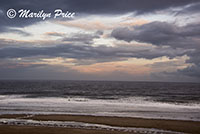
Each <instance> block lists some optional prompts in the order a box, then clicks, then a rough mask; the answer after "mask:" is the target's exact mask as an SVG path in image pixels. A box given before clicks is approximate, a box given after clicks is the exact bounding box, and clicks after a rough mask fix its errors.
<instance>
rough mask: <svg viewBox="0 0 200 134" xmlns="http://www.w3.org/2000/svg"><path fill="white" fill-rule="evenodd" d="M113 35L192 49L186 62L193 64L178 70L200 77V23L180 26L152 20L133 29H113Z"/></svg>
mask: <svg viewBox="0 0 200 134" xmlns="http://www.w3.org/2000/svg"><path fill="white" fill-rule="evenodd" d="M111 35H112V36H113V37H114V38H116V39H118V40H124V41H127V42H130V41H133V40H135V41H138V42H145V43H151V44H153V45H155V46H169V47H171V48H182V49H183V50H187V49H190V50H191V51H187V52H186V53H185V54H186V55H187V56H189V60H187V61H186V62H187V63H191V64H193V65H192V66H190V67H187V68H185V69H183V70H178V71H177V73H181V74H184V75H189V76H195V77H200V73H199V72H200V71H199V70H200V64H199V63H200V60H199V59H200V51H199V49H200V43H199V37H200V24H188V25H186V26H182V27H180V26H176V25H175V24H170V23H166V22H152V23H148V24H144V25H142V26H136V27H134V28H133V29H130V28H117V29H114V30H113V31H112V33H111ZM158 51H159V50H158ZM174 54H175V53H174ZM175 55H176V54H175Z"/></svg>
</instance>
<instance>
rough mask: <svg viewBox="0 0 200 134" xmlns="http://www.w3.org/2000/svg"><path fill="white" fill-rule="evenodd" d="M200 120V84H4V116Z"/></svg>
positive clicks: (0, 98) (0, 87) (0, 97)
mask: <svg viewBox="0 0 200 134" xmlns="http://www.w3.org/2000/svg"><path fill="white" fill-rule="evenodd" d="M5 113H6V114H16V113H19V114H20V113H32V114H52V113H53V114H85V115H96V116H98V115H103V116H130V117H143V118H165V119H183V120H200V83H168V82H119V81H14V80H12V81H11V80H10V81H9V80H7V81H0V114H5Z"/></svg>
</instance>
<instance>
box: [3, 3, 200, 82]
mask: <svg viewBox="0 0 200 134" xmlns="http://www.w3.org/2000/svg"><path fill="white" fill-rule="evenodd" d="M9 9H14V10H15V11H16V16H14V17H13V18H9V17H8V10H9ZM56 9H61V10H62V12H63V13H74V16H73V17H71V18H70V17H63V16H58V17H57V18H54V15H55V10H56ZM19 10H30V11H29V14H30V13H33V14H34V13H35V14H36V13H39V12H40V11H42V12H43V13H46V14H47V13H51V15H52V16H51V17H49V18H48V17H47V18H45V19H43V18H41V17H35V16H32V17H30V16H31V15H30V16H29V17H27V18H26V17H19V15H20V13H19V12H18V11H19ZM11 15H12V14H11ZM199 37H200V2H199V1H198V0H168V1H167V0H148V1H147V0H59V1H58V0H48V1H41V0H26V1H24V0H1V1H0V79H2V80H3V79H17V80H21V79H23V80H24V79H25V80H29V79H30V80H31V79H40V80H110V81H113V80H117V81H166V82H200V38H199Z"/></svg>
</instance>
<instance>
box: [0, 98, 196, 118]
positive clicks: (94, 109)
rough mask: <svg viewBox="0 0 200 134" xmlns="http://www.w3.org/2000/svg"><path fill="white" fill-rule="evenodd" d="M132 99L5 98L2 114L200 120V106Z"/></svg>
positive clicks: (2, 104) (2, 103)
mask: <svg viewBox="0 0 200 134" xmlns="http://www.w3.org/2000/svg"><path fill="white" fill-rule="evenodd" d="M146 99H147V100H148V98H142V97H131V98H126V99H118V100H101V99H88V98H78V97H76V98H56V97H46V98H45V97H44V98H26V96H24V95H22V96H20V95H3V96H2V95H1V96H0V100H1V101H0V114H5V113H9V114H15V113H34V114H52V113H54V114H56V113H59V114H84V115H96V116H99V115H101V116H128V117H142V118H162V119H181V120H197V121H200V114H199V113H200V105H199V104H187V105H186V104H172V103H161V102H153V101H146Z"/></svg>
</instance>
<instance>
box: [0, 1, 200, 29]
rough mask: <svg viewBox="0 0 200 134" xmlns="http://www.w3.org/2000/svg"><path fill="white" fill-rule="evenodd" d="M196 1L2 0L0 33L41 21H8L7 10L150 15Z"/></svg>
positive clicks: (0, 5) (19, 19)
mask: <svg viewBox="0 0 200 134" xmlns="http://www.w3.org/2000/svg"><path fill="white" fill-rule="evenodd" d="M196 2H198V1H197V0H190V1H188V0H170V1H167V0H159V1H158V0H148V2H147V1H146V0H125V1H124V0H101V1H99V0H84V1H80V0H77V1H74V0H59V1H56V0H48V1H41V0H26V1H24V0H18V1H17V2H16V1H15V0H3V1H1V3H0V11H1V14H0V31H1V29H4V28H5V27H24V26H27V25H31V24H33V23H36V22H39V21H41V19H37V18H35V19H25V18H15V19H9V18H8V17H7V16H6V12H7V10H8V9H10V8H13V9H16V10H17V11H18V10H19V9H30V10H31V11H32V12H38V11H39V10H44V11H45V12H51V13H53V11H54V10H55V9H57V8H60V9H62V10H63V11H69V10H70V11H73V12H76V13H77V15H78V14H107V15H109V14H123V13H129V12H135V13H138V14H141V13H150V12H153V11H156V10H162V9H166V8H170V7H177V6H184V5H187V4H191V3H196Z"/></svg>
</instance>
